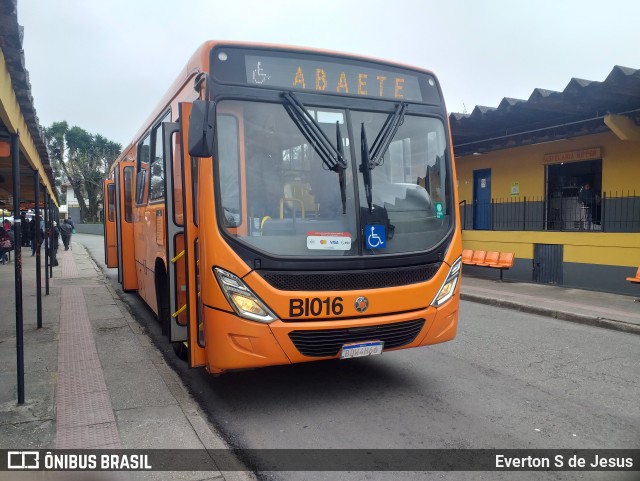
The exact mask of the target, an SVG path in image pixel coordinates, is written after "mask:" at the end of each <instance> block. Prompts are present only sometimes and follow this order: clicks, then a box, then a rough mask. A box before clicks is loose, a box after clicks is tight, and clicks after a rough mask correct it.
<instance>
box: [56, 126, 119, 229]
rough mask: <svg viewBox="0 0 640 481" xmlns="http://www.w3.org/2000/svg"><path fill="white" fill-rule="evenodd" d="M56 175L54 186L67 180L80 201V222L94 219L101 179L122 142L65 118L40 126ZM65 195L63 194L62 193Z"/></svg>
mask: <svg viewBox="0 0 640 481" xmlns="http://www.w3.org/2000/svg"><path fill="white" fill-rule="evenodd" d="M44 134H45V137H46V139H47V144H48V146H49V152H50V153H51V160H52V166H53V169H54V172H55V176H56V188H57V189H58V195H59V196H60V194H61V192H60V186H61V185H62V184H63V183H64V182H66V181H68V182H69V183H70V184H71V186H72V187H73V190H74V192H75V195H76V198H77V199H78V203H79V204H80V217H81V218H82V221H83V222H97V221H98V204H99V203H100V201H101V199H102V180H103V179H104V178H105V176H106V174H107V172H108V171H109V169H110V168H111V165H112V164H113V162H114V161H115V159H116V158H117V157H118V155H119V154H120V152H121V151H122V146H121V145H120V144H118V143H116V142H112V141H110V140H108V139H107V138H106V137H103V136H102V135H100V134H91V133H89V132H87V131H86V130H84V129H83V128H81V127H77V126H74V127H71V128H69V124H68V123H67V122H66V121H62V122H54V123H53V124H52V125H51V127H49V128H45V129H44ZM65 197H66V195H65Z"/></svg>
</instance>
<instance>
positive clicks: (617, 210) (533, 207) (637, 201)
mask: <svg viewBox="0 0 640 481" xmlns="http://www.w3.org/2000/svg"><path fill="white" fill-rule="evenodd" d="M460 215H461V220H462V228H463V229H467V230H512V231H513V230H516V231H541V230H548V231H594V232H640V195H638V194H636V192H635V191H633V192H626V193H625V192H609V193H603V194H602V197H600V198H597V199H596V200H595V201H594V202H593V204H592V205H583V204H582V203H580V202H578V198H577V197H548V198H545V197H512V198H504V199H491V201H490V202H473V203H468V202H467V201H462V202H460Z"/></svg>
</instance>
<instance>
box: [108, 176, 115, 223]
mask: <svg viewBox="0 0 640 481" xmlns="http://www.w3.org/2000/svg"><path fill="white" fill-rule="evenodd" d="M107 202H108V206H109V208H108V215H109V222H114V221H115V220H116V186H115V184H109V185H107Z"/></svg>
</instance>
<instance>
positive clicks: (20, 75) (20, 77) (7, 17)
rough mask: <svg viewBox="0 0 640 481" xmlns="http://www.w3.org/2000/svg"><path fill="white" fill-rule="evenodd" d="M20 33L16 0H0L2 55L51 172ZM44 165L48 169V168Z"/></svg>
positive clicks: (17, 95)
mask: <svg viewBox="0 0 640 481" xmlns="http://www.w3.org/2000/svg"><path fill="white" fill-rule="evenodd" d="M23 35H24V29H23V27H21V26H20V25H18V13H17V0H0V49H1V50H2V54H3V55H4V59H5V62H6V64H7V70H8V71H9V75H10V76H11V81H12V83H13V89H14V92H15V94H16V97H17V99H18V104H19V105H20V110H21V111H22V115H23V116H24V118H25V121H26V123H27V127H28V129H29V134H30V135H31V137H32V138H33V141H34V143H35V145H36V149H37V151H38V155H39V156H40V160H41V161H42V164H43V165H44V166H45V170H47V172H48V173H49V174H50V172H51V168H50V162H49V152H48V150H47V145H46V141H45V138H44V132H43V130H42V128H41V126H40V122H39V120H38V116H37V115H36V109H35V107H34V105H33V97H32V96H31V83H30V82H29V72H28V71H27V69H26V68H25V62H24V50H22V38H23ZM0 130H5V131H6V129H5V128H4V126H3V125H0ZM47 167H49V168H48V169H47ZM49 180H50V181H51V185H53V176H52V175H50V178H49Z"/></svg>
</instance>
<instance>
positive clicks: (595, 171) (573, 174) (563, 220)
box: [547, 160, 602, 230]
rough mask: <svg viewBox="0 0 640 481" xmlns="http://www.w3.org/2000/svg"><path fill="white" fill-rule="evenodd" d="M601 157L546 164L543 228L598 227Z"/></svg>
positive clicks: (588, 228) (587, 228) (592, 228)
mask: <svg viewBox="0 0 640 481" xmlns="http://www.w3.org/2000/svg"><path fill="white" fill-rule="evenodd" d="M601 193H602V160H589V161H584V162H565V163H561V164H552V165H547V205H548V209H547V229H548V230H599V226H600V220H601V195H602V194H601Z"/></svg>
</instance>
